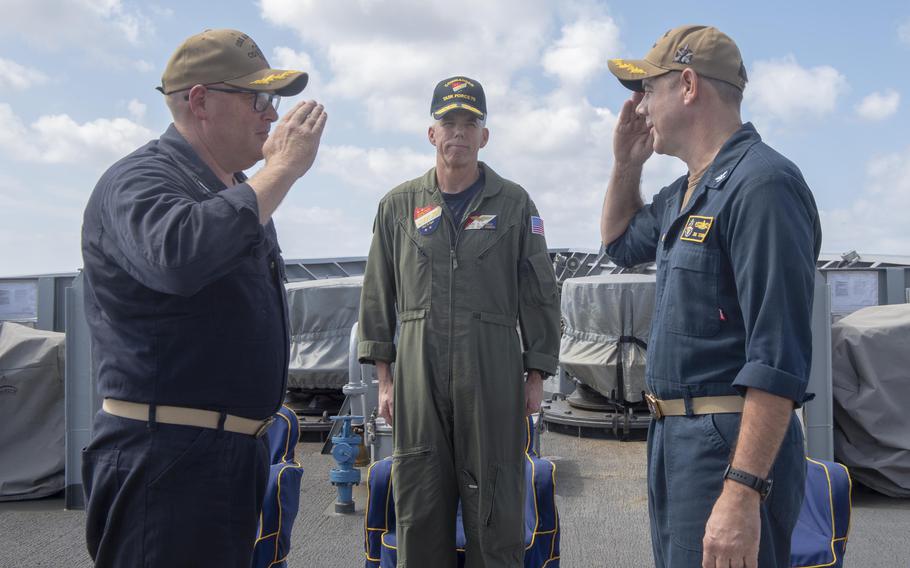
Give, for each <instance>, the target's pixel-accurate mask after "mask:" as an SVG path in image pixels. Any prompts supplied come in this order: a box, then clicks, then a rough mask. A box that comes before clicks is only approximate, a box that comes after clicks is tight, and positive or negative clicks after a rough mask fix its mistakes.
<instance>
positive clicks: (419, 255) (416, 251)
mask: <svg viewBox="0 0 910 568" xmlns="http://www.w3.org/2000/svg"><path fill="white" fill-rule="evenodd" d="M400 230H401V234H402V235H403V237H402V238H401V239H400V241H399V242H400V243H401V246H400V247H399V251H398V253H399V254H398V278H399V280H398V282H397V283H396V284H397V289H398V311H399V312H404V311H408V310H419V309H429V307H430V298H431V296H432V295H431V293H430V292H431V287H432V284H433V270H432V263H431V261H430V250H429V249H428V248H427V247H424V246H421V244H420V243H419V242H418V241H417V238H416V237H415V236H414V235H412V234H411V233H410V232H408V227H407V226H406V225H405V224H404V222H402V223H400Z"/></svg>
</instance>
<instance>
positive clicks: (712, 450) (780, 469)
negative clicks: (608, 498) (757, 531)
mask: <svg viewBox="0 0 910 568" xmlns="http://www.w3.org/2000/svg"><path fill="white" fill-rule="evenodd" d="M739 423H740V415H739V414H732V413H731V414H714V415H704V416H693V417H685V416H674V417H668V418H664V419H663V420H661V421H660V423H659V424H657V425H656V426H654V427H652V429H651V433H652V434H653V439H649V446H650V452H649V460H650V462H651V463H650V465H649V468H650V471H649V480H648V481H649V497H650V499H649V508H650V509H651V523H652V526H651V532H652V539H653V540H652V542H653V543H654V555H655V565H656V566H665V567H668V568H690V567H691V568H699V567H700V566H701V565H702V556H703V547H702V539H703V538H704V533H705V525H706V523H707V521H708V518H709V517H710V514H711V510H712V509H713V507H714V503H715V502H716V501H717V498H718V497H719V496H720V493H721V490H722V489H723V472H724V469H725V468H726V466H727V463H729V460H730V458H731V454H732V447H733V445H734V443H735V442H736V439H737V437H738V434H739ZM803 456H804V454H803V443H802V432H801V430H800V426H799V423H798V421H797V420H796V418H795V417H794V418H793V419H792V420H791V424H790V427H789V429H788V431H787V434H786V436H785V438H784V441H783V443H782V444H781V449H780V451H779V453H778V456H777V459H776V460H775V463H774V466H773V467H772V472H771V475H772V477H773V478H774V485H775V487H774V488H773V490H772V492H771V496H770V497H769V498H768V499H767V500H766V501H765V502H763V503H762V504H761V505H760V515H761V541H760V543H759V557H758V565H759V566H762V567H763V568H764V567H768V568H775V567H779V568H786V567H787V566H789V556H790V535H791V533H792V531H793V527H794V526H795V524H796V519H797V517H798V516H799V509H800V505H801V503H802V495H803V492H804V483H805V463H804V457H803ZM778 481H780V486H778Z"/></svg>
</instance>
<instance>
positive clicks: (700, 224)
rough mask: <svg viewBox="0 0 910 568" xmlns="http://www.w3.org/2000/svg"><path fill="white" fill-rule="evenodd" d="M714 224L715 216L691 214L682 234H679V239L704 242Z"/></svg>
mask: <svg viewBox="0 0 910 568" xmlns="http://www.w3.org/2000/svg"><path fill="white" fill-rule="evenodd" d="M713 224H714V217H703V216H701V215H689V218H688V219H687V220H686V226H685V227H683V230H682V234H680V235H679V240H681V241H690V242H693V243H703V242H705V238H706V237H707V236H708V231H710V230H711V225H713Z"/></svg>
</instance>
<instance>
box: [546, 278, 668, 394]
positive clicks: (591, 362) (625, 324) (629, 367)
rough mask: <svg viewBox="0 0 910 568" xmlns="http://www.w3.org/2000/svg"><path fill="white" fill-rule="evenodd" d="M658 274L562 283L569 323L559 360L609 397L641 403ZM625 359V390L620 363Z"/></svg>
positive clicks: (623, 363) (578, 376) (565, 315)
mask: <svg viewBox="0 0 910 568" xmlns="http://www.w3.org/2000/svg"><path fill="white" fill-rule="evenodd" d="M654 288H655V283H654V276H653V275H645V274H601V275H599V276H588V277H585V278H570V279H568V280H566V281H565V282H564V283H563V285H562V317H563V319H564V320H565V324H566V328H565V332H564V333H563V336H562V343H561V345H560V347H559V363H560V365H562V366H563V368H564V369H565V370H566V371H567V372H568V373H569V374H571V375H573V376H574V377H575V378H577V379H578V380H580V381H581V382H582V383H584V384H586V385H588V386H589V387H591V388H593V389H595V390H597V391H598V392H600V393H601V394H603V395H604V396H607V397H610V396H611V393H612V392H613V391H616V393H615V395H616V398H619V399H624V400H626V401H627V402H640V401H641V399H642V397H641V392H642V391H643V390H645V352H646V350H645V348H644V347H642V346H641V345H639V344H637V343H635V342H632V341H628V340H626V341H623V342H620V337H624V336H625V337H634V338H636V339H638V340H639V341H641V342H642V343H644V344H646V343H647V341H648V333H649V332H650V330H651V315H652V313H653V312H654ZM620 360H621V361H622V376H623V384H622V389H621V392H620V385H619V381H618V370H619V369H618V366H619V364H620Z"/></svg>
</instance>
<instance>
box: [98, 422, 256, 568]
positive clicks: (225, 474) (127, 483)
mask: <svg viewBox="0 0 910 568" xmlns="http://www.w3.org/2000/svg"><path fill="white" fill-rule="evenodd" d="M95 429H96V436H95V438H94V439H93V440H92V443H91V444H90V445H89V447H88V448H86V452H85V454H84V456H85V460H84V464H83V476H84V477H83V479H84V480H85V484H86V493H87V501H88V504H87V508H86V537H87V543H88V548H89V553H90V554H91V555H92V557H93V559H94V560H95V565H96V567H99V568H100V567H107V566H111V567H120V566H143V567H150V568H156V567H165V566H166V567H169V568H181V567H193V566H210V565H217V566H226V567H237V568H248V567H249V565H250V562H251V559H252V553H253V544H254V542H255V539H256V524H257V521H258V517H259V511H260V510H261V508H262V501H263V496H264V493H265V485H266V482H267V479H268V471H269V459H268V449H267V447H266V445H265V441H264V440H262V439H255V438H253V437H251V436H246V435H243V434H235V433H230V432H218V431H216V430H211V429H205V428H193V427H187V426H172V425H164V424H158V425H156V426H155V427H154V428H151V429H150V428H148V426H147V424H146V423H144V422H140V421H135V420H128V419H124V418H118V417H115V416H110V415H108V414H106V413H103V412H101V413H99V415H98V417H97V418H96V421H95Z"/></svg>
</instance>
